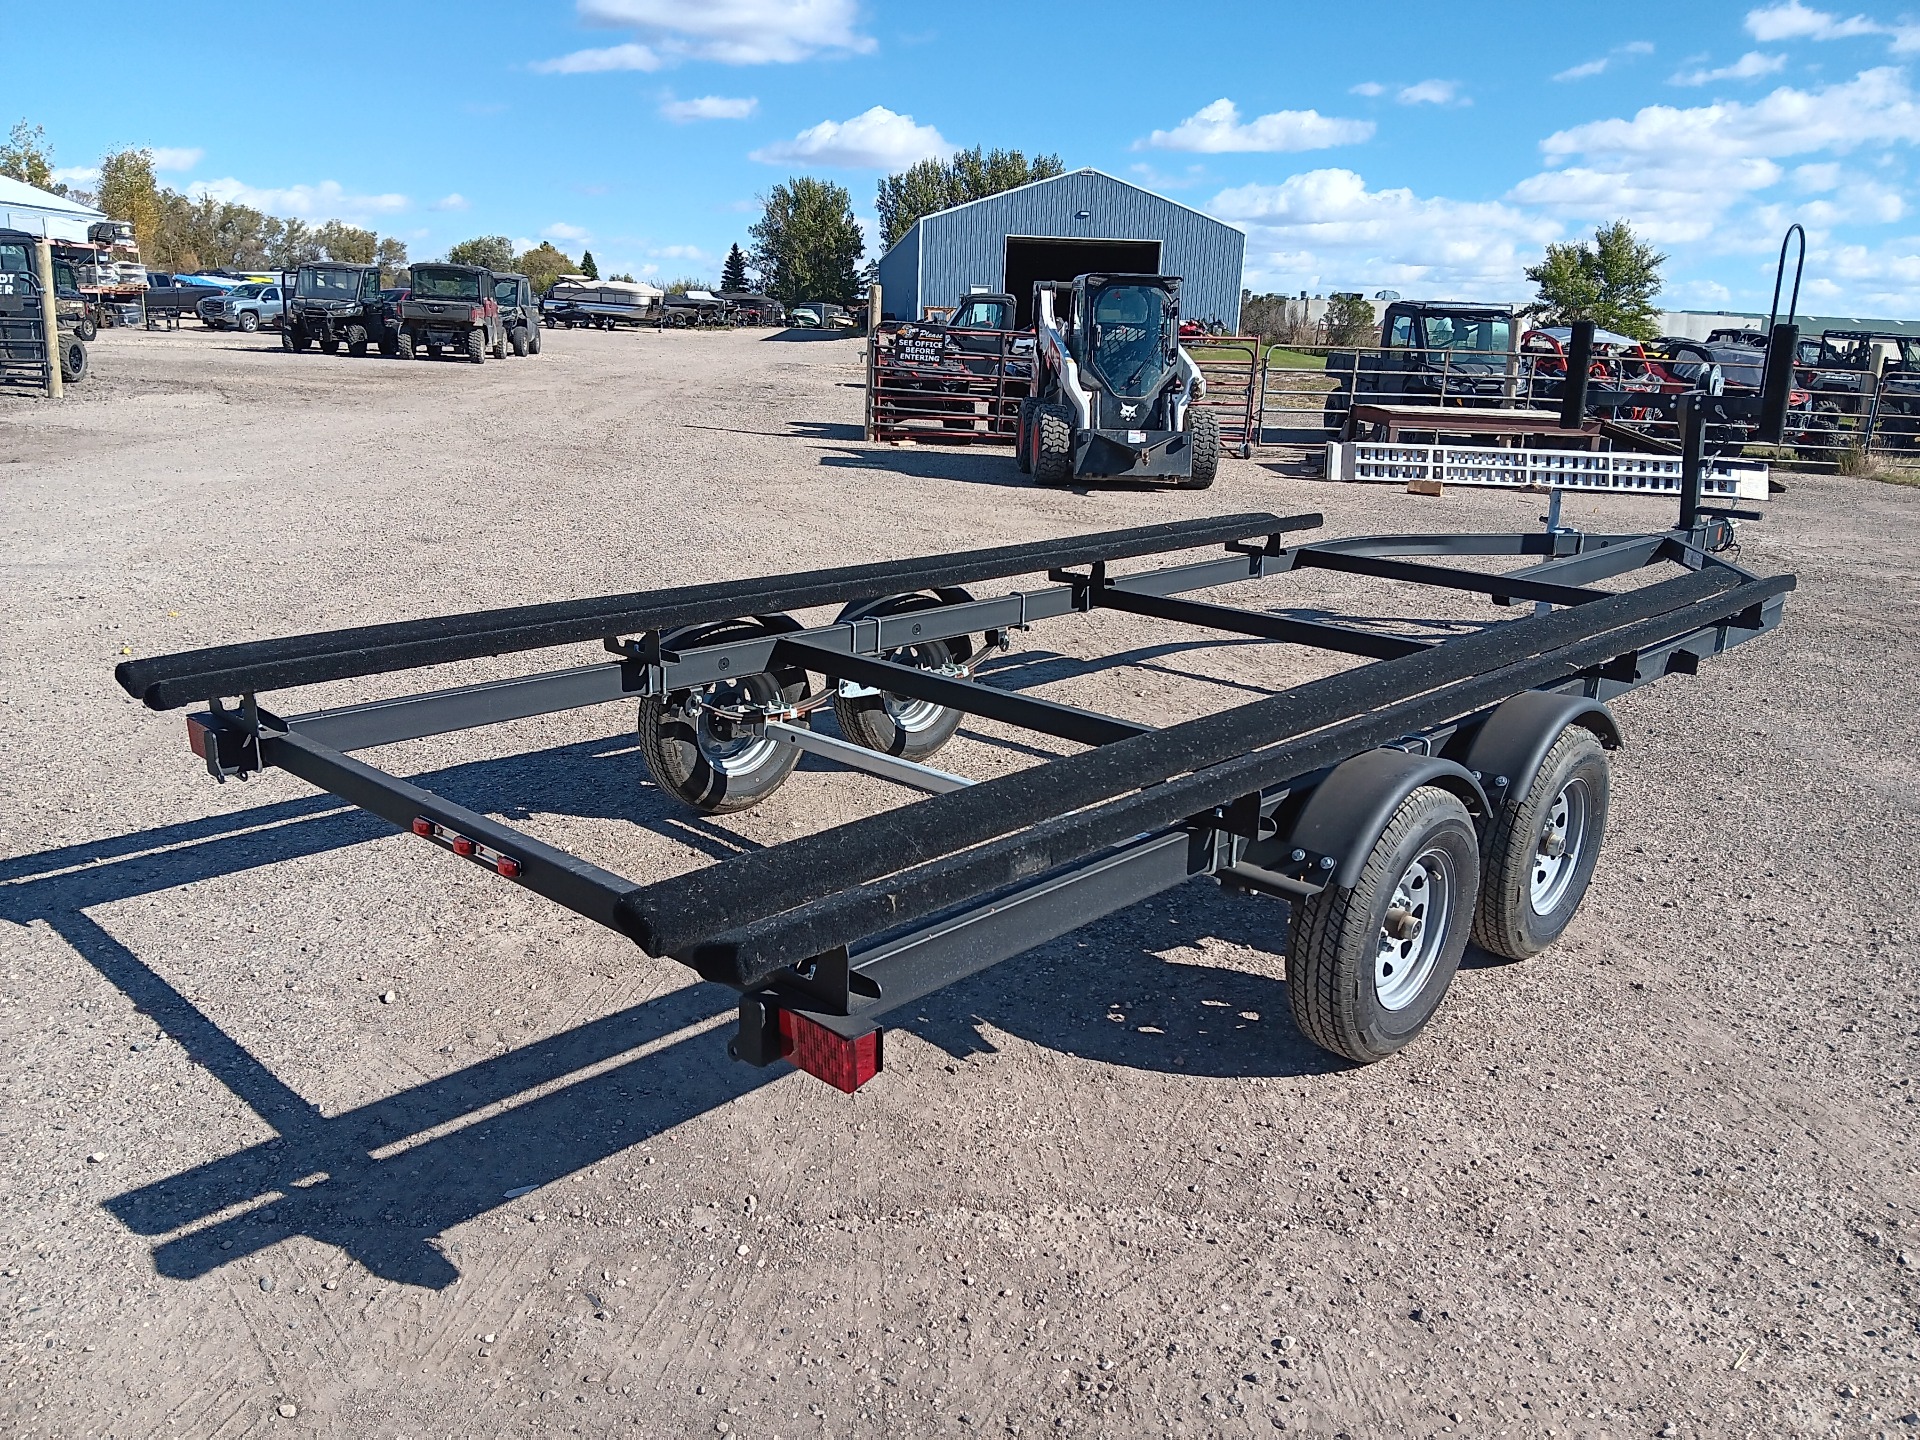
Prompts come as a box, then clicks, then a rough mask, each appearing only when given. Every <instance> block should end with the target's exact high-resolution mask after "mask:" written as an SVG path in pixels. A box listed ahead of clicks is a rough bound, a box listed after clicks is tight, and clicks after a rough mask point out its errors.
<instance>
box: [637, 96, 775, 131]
mask: <svg viewBox="0 0 1920 1440" xmlns="http://www.w3.org/2000/svg"><path fill="white" fill-rule="evenodd" d="M759 108H760V102H759V101H758V100H757V99H755V98H754V97H753V96H751V95H746V96H742V97H740V98H739V99H731V98H729V97H728V96H725V95H702V96H700V97H699V98H698V99H696V100H667V101H663V102H662V103H661V106H660V113H661V114H662V115H664V116H666V117H667V119H669V120H671V121H673V122H674V124H676V125H684V124H685V123H686V122H687V121H689V120H744V119H746V118H747V117H748V116H749V115H751V114H753V112H754V111H756V110H758V109H759Z"/></svg>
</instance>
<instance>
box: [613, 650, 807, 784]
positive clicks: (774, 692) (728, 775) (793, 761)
mask: <svg viewBox="0 0 1920 1440" xmlns="http://www.w3.org/2000/svg"><path fill="white" fill-rule="evenodd" d="M768 628H770V627H768V626H765V625H763V624H761V623H759V622H756V621H750V620H749V621H739V620H728V621H724V622H722V623H720V624H717V625H701V626H694V627H691V628H689V629H686V630H682V631H679V632H677V633H674V634H671V635H665V636H662V637H661V641H662V643H663V645H667V646H668V648H674V647H680V648H692V647H693V646H696V645H713V644H718V643H720V642H722V641H727V640H741V639H746V638H748V637H749V636H753V635H759V634H763V633H765V631H766V630H767V629H768ZM807 689H808V686H807V677H806V673H805V672H804V671H799V670H782V671H778V672H775V673H772V674H768V673H766V672H762V673H761V674H758V675H743V676H741V677H740V678H739V679H737V680H721V681H718V682H716V683H714V684H712V685H704V686H701V687H700V688H699V689H697V690H675V691H673V692H671V693H670V694H669V695H668V696H667V698H666V699H665V700H659V699H655V698H653V697H651V696H650V697H648V698H647V699H645V700H642V701H641V702H640V726H639V728H640V754H641V756H642V757H643V758H644V759H645V760H646V764H647V771H648V773H649V774H650V775H652V776H653V783H654V784H656V785H658V786H659V787H660V788H661V789H662V790H665V791H666V792H667V793H668V794H669V795H672V796H673V797H674V798H675V799H678V800H681V801H684V802H685V803H686V804H688V805H691V806H692V807H693V808H694V809H696V810H699V811H701V812H702V813H704V814H707V815H731V814H732V813H734V812H735V811H737V810H745V809H747V808H748V807H750V806H753V805H758V804H759V803H760V802H761V801H762V800H764V799H766V798H767V797H768V796H769V795H771V794H772V793H773V792H774V791H775V790H778V789H779V788H780V787H781V785H783V784H785V783H786V779H787V777H788V776H789V775H791V774H792V773H793V770H794V767H795V766H796V765H798V764H799V763H800V752H799V751H798V750H795V749H793V748H792V747H790V746H787V745H782V744H780V743H779V742H777V741H774V740H769V739H767V738H766V737H765V736H763V735H752V734H746V733H740V732H736V731H734V730H732V729H731V728H730V727H728V726H727V725H726V724H725V723H724V722H721V721H717V720H716V719H715V718H714V716H713V715H712V714H711V712H710V711H709V710H708V708H707V707H708V706H709V705H735V704H754V705H764V704H767V703H768V702H770V701H774V700H781V701H784V702H785V703H786V704H789V705H791V704H793V703H795V702H797V701H799V700H803V699H805V698H806V695H807ZM788 723H789V724H793V725H805V724H807V719H806V717H805V716H801V717H798V718H796V719H794V720H791V721H789V722H788Z"/></svg>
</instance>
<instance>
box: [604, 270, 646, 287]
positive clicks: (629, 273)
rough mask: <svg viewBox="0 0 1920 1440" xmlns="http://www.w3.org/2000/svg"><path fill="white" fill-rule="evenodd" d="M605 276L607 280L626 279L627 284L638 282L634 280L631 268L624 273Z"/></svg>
mask: <svg viewBox="0 0 1920 1440" xmlns="http://www.w3.org/2000/svg"><path fill="white" fill-rule="evenodd" d="M607 278H608V279H609V280H624V281H626V282H627V283H628V284H629V285H633V284H637V283H638V282H637V281H635V280H634V278H633V272H632V271H631V270H629V271H627V272H626V273H624V274H621V275H609V276H608V277H607Z"/></svg>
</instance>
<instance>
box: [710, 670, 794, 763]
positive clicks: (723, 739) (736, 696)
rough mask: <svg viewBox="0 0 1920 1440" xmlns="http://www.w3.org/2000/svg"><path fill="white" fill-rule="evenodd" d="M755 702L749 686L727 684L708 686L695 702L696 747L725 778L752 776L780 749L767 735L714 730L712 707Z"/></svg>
mask: <svg viewBox="0 0 1920 1440" xmlns="http://www.w3.org/2000/svg"><path fill="white" fill-rule="evenodd" d="M752 703H754V696H753V695H752V694H751V693H750V692H749V691H748V690H747V687H746V686H744V685H738V684H727V683H722V684H719V685H710V686H708V687H707V688H706V689H705V690H704V691H702V692H701V695H700V698H699V699H698V700H695V701H693V702H692V708H693V710H694V712H695V713H694V716H693V722H694V725H693V729H694V744H695V745H696V746H697V747H698V748H699V751H700V758H701V759H703V760H705V761H706V762H707V764H709V765H711V766H712V767H713V768H714V769H715V770H718V771H719V772H720V773H721V774H722V775H727V776H737V775H750V774H752V773H753V772H754V771H756V770H758V769H760V768H761V767H762V766H763V765H765V764H766V763H767V761H768V760H769V759H771V758H772V757H773V754H774V752H775V751H776V750H778V749H779V748H780V747H779V746H778V745H776V744H775V743H774V742H773V741H771V740H769V739H767V737H766V736H764V735H750V734H741V733H739V732H737V731H736V732H735V733H734V734H732V735H724V734H721V733H720V732H719V731H718V730H717V729H715V727H714V723H713V720H714V717H713V711H712V710H711V709H710V708H709V707H710V706H714V705H726V706H735V705H750V704H752Z"/></svg>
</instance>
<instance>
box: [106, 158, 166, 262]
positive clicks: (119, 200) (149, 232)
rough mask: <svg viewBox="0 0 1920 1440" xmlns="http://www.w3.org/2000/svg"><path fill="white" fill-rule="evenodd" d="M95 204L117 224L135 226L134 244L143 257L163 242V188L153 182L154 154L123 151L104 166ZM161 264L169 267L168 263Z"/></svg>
mask: <svg viewBox="0 0 1920 1440" xmlns="http://www.w3.org/2000/svg"><path fill="white" fill-rule="evenodd" d="M94 203H95V204H97V205H98V206H99V207H100V208H101V209H102V210H103V211H105V212H106V213H107V214H108V215H109V216H111V217H112V218H113V219H115V220H125V221H126V222H127V223H128V224H130V225H132V226H133V238H134V243H136V244H137V245H139V246H140V248H141V253H142V254H151V253H152V252H150V251H149V250H148V247H149V246H155V245H157V243H158V242H159V240H160V222H161V208H160V187H159V185H158V184H156V183H155V181H154V178H153V152H152V151H151V150H121V151H118V152H116V153H115V154H112V155H109V156H107V157H106V158H105V159H104V160H102V161H101V162H100V188H99V190H98V191H97V192H96V194H95V201H94ZM158 263H161V264H165V263H166V261H165V260H164V259H162V260H160V261H159V262H158Z"/></svg>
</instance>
